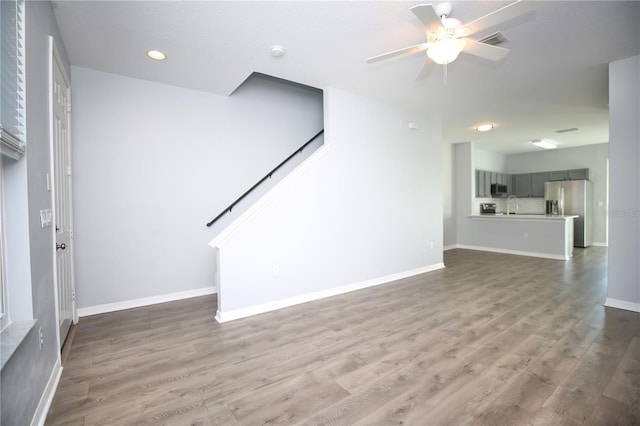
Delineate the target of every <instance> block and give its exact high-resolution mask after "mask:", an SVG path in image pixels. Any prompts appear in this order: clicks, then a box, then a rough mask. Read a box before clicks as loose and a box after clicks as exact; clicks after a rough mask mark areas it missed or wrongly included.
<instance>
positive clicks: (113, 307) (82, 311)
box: [78, 287, 216, 317]
mask: <svg viewBox="0 0 640 426" xmlns="http://www.w3.org/2000/svg"><path fill="white" fill-rule="evenodd" d="M215 293H216V288H215V287H204V288H198V289H195V290H188V291H179V292H177V293H169V294H162V295H160V296H151V297H143V298H142V299H134V300H124V301H122V302H115V303H106V304H104V305H96V306H89V307H86V308H78V316H79V317H87V316H89V315H97V314H104V313H107V312H115V311H122V310H124V309H131V308H139V307H141V306H149V305H155V304H157V303H166V302H173V301H176V300H182V299H189V298H191V297H199V296H207V295H209V294H215Z"/></svg>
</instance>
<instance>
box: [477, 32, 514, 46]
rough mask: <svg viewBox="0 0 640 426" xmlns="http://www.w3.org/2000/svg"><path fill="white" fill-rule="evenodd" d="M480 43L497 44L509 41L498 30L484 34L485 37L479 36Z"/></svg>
mask: <svg viewBox="0 0 640 426" xmlns="http://www.w3.org/2000/svg"><path fill="white" fill-rule="evenodd" d="M478 41H479V42H480V43H484V44H490V45H491V46H497V45H499V44H502V43H506V42H508V41H509V39H508V38H507V37H506V36H505V35H504V34H502V33H501V32H500V31H498V32H496V33H493V34H490V35H488V36H486V37H485V38H481V39H480V40H478Z"/></svg>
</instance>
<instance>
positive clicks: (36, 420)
mask: <svg viewBox="0 0 640 426" xmlns="http://www.w3.org/2000/svg"><path fill="white" fill-rule="evenodd" d="M60 376H62V365H60V360H59V359H57V360H56V363H55V365H54V366H53V371H51V376H49V381H47V386H45V388H44V391H43V392H42V396H41V397H40V402H38V406H37V407H36V412H35V413H33V419H31V425H32V426H42V425H44V421H45V420H47V413H48V412H49V407H51V403H52V402H53V397H54V395H55V394H56V389H57V388H58V383H59V382H60Z"/></svg>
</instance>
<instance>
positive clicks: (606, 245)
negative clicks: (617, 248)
mask: <svg viewBox="0 0 640 426" xmlns="http://www.w3.org/2000/svg"><path fill="white" fill-rule="evenodd" d="M591 245H593V246H596V247H609V245H608V244H607V243H602V242H599V241H594V242H593V243H592V244H591Z"/></svg>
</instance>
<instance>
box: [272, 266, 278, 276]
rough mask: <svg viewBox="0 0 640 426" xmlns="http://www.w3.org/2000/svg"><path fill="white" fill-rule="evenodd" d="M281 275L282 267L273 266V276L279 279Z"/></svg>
mask: <svg viewBox="0 0 640 426" xmlns="http://www.w3.org/2000/svg"><path fill="white" fill-rule="evenodd" d="M279 275H280V265H273V276H274V277H277V276H279Z"/></svg>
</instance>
